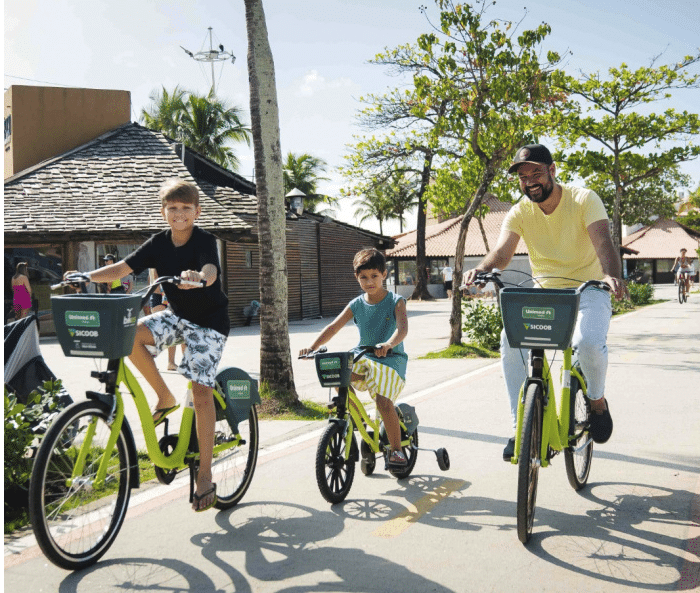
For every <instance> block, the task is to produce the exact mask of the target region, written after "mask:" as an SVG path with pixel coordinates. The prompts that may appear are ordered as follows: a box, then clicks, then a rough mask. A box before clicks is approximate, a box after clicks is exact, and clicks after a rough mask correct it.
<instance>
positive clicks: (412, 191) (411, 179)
mask: <svg viewBox="0 0 700 593" xmlns="http://www.w3.org/2000/svg"><path fill="white" fill-rule="evenodd" d="M419 189H420V182H419V181H418V180H416V179H415V176H414V175H410V174H409V175H405V174H401V173H396V175H394V176H393V177H391V179H390V181H389V183H388V184H387V185H386V186H385V190H384V191H385V196H386V199H387V201H388V202H389V216H390V219H391V220H398V221H399V232H401V233H403V225H404V222H405V219H406V213H407V212H410V211H411V210H413V209H414V208H416V206H418V191H419Z"/></svg>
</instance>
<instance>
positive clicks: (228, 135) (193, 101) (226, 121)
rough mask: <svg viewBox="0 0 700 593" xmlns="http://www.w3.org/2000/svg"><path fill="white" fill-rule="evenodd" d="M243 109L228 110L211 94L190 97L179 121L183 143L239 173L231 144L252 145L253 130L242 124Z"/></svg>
mask: <svg viewBox="0 0 700 593" xmlns="http://www.w3.org/2000/svg"><path fill="white" fill-rule="evenodd" d="M241 115H242V110H241V109H240V108H238V107H229V106H228V105H227V104H226V103H225V102H224V101H223V100H221V99H218V98H217V97H215V96H214V95H213V94H212V93H211V92H210V93H209V94H208V95H206V96H199V95H195V94H190V95H189V97H188V98H187V101H185V103H184V111H183V112H182V115H181V121H180V138H179V139H180V140H181V141H183V142H184V143H185V145H186V146H188V147H189V148H191V149H192V150H195V151H197V152H198V153H200V154H203V155H204V156H207V157H209V158H210V159H212V160H213V161H216V162H217V163H219V164H220V165H222V166H223V167H227V168H229V169H231V170H232V171H237V170H238V167H239V166H240V161H239V159H238V157H237V156H236V154H235V153H234V151H233V149H232V148H231V147H230V146H227V143H229V142H245V143H246V144H247V145H248V146H250V128H248V127H246V126H245V125H244V124H243V122H242V121H241Z"/></svg>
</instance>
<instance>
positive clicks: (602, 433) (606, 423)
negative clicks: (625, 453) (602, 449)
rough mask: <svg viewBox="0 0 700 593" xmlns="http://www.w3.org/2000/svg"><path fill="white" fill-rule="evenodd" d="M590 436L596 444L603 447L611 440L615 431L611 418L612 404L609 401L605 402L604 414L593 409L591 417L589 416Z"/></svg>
mask: <svg viewBox="0 0 700 593" xmlns="http://www.w3.org/2000/svg"><path fill="white" fill-rule="evenodd" d="M588 423H589V427H588V434H590V435H591V438H592V439H593V442H594V443H598V444H599V445H602V444H603V443H606V442H607V441H608V439H609V438H610V435H611V434H612V431H613V421H612V416H610V404H608V402H607V400H606V402H605V411H604V412H600V413H598V412H595V411H593V409H591V412H590V415H589V416H588Z"/></svg>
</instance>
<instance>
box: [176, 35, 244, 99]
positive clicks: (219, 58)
mask: <svg viewBox="0 0 700 593" xmlns="http://www.w3.org/2000/svg"><path fill="white" fill-rule="evenodd" d="M211 31H212V29H211V27H209V50H208V51H198V52H197V53H192V52H191V51H190V50H188V49H185V48H184V47H182V46H180V47H182V49H183V50H185V53H186V54H187V55H188V56H190V57H191V58H192V59H193V60H197V61H198V62H209V63H210V64H211V92H212V95H216V86H215V81H214V62H225V61H227V60H229V59H230V60H231V63H232V64H234V63H235V62H236V56H234V55H233V53H231V52H230V51H224V46H223V45H222V44H219V47H218V49H214V44H213V42H212V34H211Z"/></svg>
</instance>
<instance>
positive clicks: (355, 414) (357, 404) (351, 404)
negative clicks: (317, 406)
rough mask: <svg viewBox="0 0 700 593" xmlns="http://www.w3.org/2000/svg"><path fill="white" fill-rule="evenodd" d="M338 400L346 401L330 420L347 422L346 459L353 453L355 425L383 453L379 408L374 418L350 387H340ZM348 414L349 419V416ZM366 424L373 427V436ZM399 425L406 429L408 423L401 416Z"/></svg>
mask: <svg viewBox="0 0 700 593" xmlns="http://www.w3.org/2000/svg"><path fill="white" fill-rule="evenodd" d="M338 401H339V402H342V401H344V402H345V403H344V404H342V405H340V404H339V405H338V415H337V417H336V418H331V419H330V421H331V422H334V421H336V422H337V421H341V422H345V424H346V426H345V459H346V460H347V459H349V458H350V455H351V448H352V447H351V443H352V433H353V426H356V427H357V431H358V432H359V433H360V436H361V437H362V440H363V441H365V443H367V444H368V445H369V446H370V447H371V448H372V450H373V451H374V452H375V453H381V446H380V445H379V429H380V427H381V422H380V420H379V412H378V410H377V409H376V408H375V414H374V416H375V419H374V420H372V419H371V418H370V417H369V414H368V412H367V409H366V408H365V407H364V405H363V404H362V402H361V401H360V399H359V398H358V397H357V394H356V393H355V391H354V390H353V389H351V388H349V387H340V388H339V389H338ZM348 416H349V419H348V418H347V417H348ZM365 425H367V426H368V427H370V428H371V429H372V431H373V434H372V435H371V436H370V434H369V432H368V431H367V428H365ZM399 425H400V426H401V428H402V429H403V430H404V431H405V430H406V425H405V424H404V423H403V421H402V420H401V418H399ZM409 442H410V441H409V440H408V439H405V440H403V441H401V446H402V447H406V446H408V444H409Z"/></svg>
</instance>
